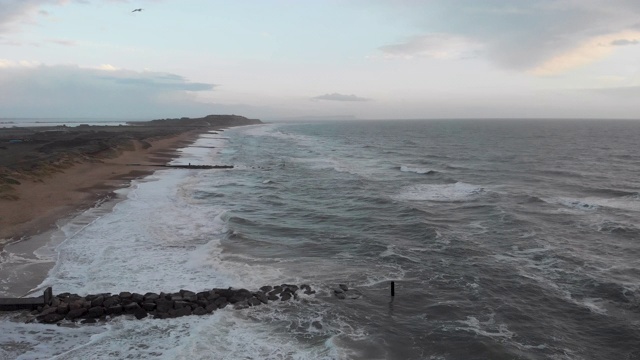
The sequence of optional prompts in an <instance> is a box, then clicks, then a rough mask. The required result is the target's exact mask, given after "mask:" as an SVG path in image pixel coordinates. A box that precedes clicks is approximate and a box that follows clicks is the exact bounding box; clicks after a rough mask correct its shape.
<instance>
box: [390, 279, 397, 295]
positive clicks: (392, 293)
mask: <svg viewBox="0 0 640 360" xmlns="http://www.w3.org/2000/svg"><path fill="white" fill-rule="evenodd" d="M391 296H396V282H395V281H392V282H391Z"/></svg>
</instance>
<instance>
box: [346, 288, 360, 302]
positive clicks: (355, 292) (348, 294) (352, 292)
mask: <svg viewBox="0 0 640 360" xmlns="http://www.w3.org/2000/svg"><path fill="white" fill-rule="evenodd" d="M345 295H346V297H347V299H352V300H355V299H359V298H361V297H362V293H361V292H360V291H358V290H349V291H348V292H346V293H345Z"/></svg>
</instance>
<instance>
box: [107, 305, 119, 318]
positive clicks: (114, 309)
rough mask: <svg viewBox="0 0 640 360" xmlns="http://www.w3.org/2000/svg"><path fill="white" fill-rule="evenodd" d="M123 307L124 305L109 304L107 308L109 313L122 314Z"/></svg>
mask: <svg viewBox="0 0 640 360" xmlns="http://www.w3.org/2000/svg"><path fill="white" fill-rule="evenodd" d="M122 312H123V309H122V305H118V304H117V305H112V306H109V307H108V308H107V310H106V313H107V315H114V316H115V315H120V314H122Z"/></svg>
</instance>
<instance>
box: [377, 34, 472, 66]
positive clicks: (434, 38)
mask: <svg viewBox="0 0 640 360" xmlns="http://www.w3.org/2000/svg"><path fill="white" fill-rule="evenodd" d="M481 47H482V46H481V45H480V44H479V43H477V42H474V41H472V40H470V39H467V38H465V37H463V36H457V35H451V34H426V35H421V36H414V37H412V38H411V39H409V40H407V41H405V42H402V43H398V44H392V45H385V46H382V47H380V49H379V50H380V51H382V52H383V53H384V57H385V58H403V59H413V58H416V57H423V58H432V59H442V60H445V59H462V58H468V57H472V56H475V54H476V52H477V51H478V50H479V49H480V48H481Z"/></svg>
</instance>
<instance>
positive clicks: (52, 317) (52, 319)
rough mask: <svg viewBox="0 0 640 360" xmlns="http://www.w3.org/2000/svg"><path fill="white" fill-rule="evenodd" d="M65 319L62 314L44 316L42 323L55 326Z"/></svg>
mask: <svg viewBox="0 0 640 360" xmlns="http://www.w3.org/2000/svg"><path fill="white" fill-rule="evenodd" d="M62 319H64V315H62V314H57V313H54V314H48V315H45V316H43V317H42V318H41V319H40V321H42V322H43V323H45V324H53V323H57V322H58V321H60V320H62Z"/></svg>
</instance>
